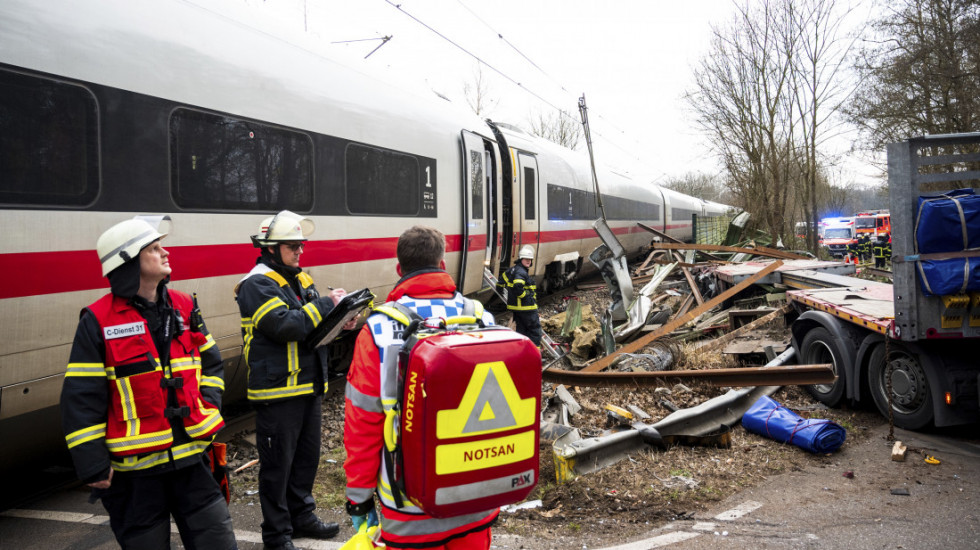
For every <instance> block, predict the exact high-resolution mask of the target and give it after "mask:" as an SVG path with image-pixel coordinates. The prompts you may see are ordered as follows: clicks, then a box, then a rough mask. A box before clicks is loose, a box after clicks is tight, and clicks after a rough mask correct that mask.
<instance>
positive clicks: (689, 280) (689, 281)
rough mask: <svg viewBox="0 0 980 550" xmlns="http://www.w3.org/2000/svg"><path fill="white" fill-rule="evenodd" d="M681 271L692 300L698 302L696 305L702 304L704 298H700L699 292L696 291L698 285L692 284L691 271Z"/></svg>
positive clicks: (686, 269) (692, 276) (684, 269)
mask: <svg viewBox="0 0 980 550" xmlns="http://www.w3.org/2000/svg"><path fill="white" fill-rule="evenodd" d="M681 271H683V272H684V277H686V278H687V284H689V285H691V294H694V299H695V300H697V301H698V305H701V304H703V303H704V298H702V297H701V290H700V289H698V284H697V283H696V282H694V275H691V270H690V269H688V268H686V267H682V268H681Z"/></svg>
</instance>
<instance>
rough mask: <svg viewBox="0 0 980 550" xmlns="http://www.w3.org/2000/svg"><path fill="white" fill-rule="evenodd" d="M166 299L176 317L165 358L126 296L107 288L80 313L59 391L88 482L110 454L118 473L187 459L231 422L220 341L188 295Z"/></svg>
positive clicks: (105, 465) (76, 459) (74, 450)
mask: <svg viewBox="0 0 980 550" xmlns="http://www.w3.org/2000/svg"><path fill="white" fill-rule="evenodd" d="M161 299H162V300H168V301H169V303H170V305H171V306H172V308H173V311H174V315H175V316H176V322H175V323H172V322H171V319H170V318H168V319H166V323H165V324H166V328H165V329H162V330H166V338H165V340H164V341H168V342H169V348H168V350H166V351H167V353H165V354H163V357H164V360H162V361H161V354H160V353H159V351H158V350H157V347H156V345H155V344H154V340H153V334H151V333H150V329H149V326H148V324H147V322H146V320H145V319H144V318H143V316H142V315H141V314H140V312H139V311H138V310H137V309H136V308H135V307H134V306H133V305H131V303H130V302H129V300H126V299H124V298H120V297H119V296H116V295H114V294H111V293H110V294H107V295H106V296H103V297H102V298H101V299H99V300H98V301H96V302H95V303H93V304H92V305H90V306H89V307H88V308H86V309H85V310H83V312H82V318H81V320H80V321H79V325H78V330H77V332H76V334H75V342H74V345H73V346H72V351H71V358H70V360H69V364H68V368H67V371H66V373H65V382H64V386H63V388H62V398H61V408H62V418H63V425H64V429H65V433H66V436H65V440H66V442H67V444H68V449H69V450H70V451H71V453H72V458H73V460H74V462H75V466H76V469H77V470H78V474H79V478H80V479H82V480H88V479H91V478H92V477H93V476H97V475H98V474H100V473H103V472H105V471H106V470H107V468H108V467H109V465H110V462H111V465H112V467H113V468H114V469H116V470H118V471H134V470H148V469H151V468H154V467H156V466H162V465H171V463H173V462H178V461H180V460H181V459H188V461H187V462H188V463H189V462H190V459H192V458H193V459H195V460H196V457H197V455H198V454H200V453H201V452H202V451H204V449H205V448H206V447H207V446H208V444H210V442H211V440H212V439H213V438H214V435H215V434H216V433H217V432H218V430H220V429H221V428H222V427H223V426H224V420H223V419H222V417H221V413H220V407H221V393H222V392H223V391H224V379H223V367H222V364H221V355H220V353H219V352H218V349H217V347H216V346H215V342H214V339H213V338H212V337H211V335H210V334H209V333H208V331H207V328H206V327H205V326H204V322H203V320H201V319H200V313H199V312H198V313H196V314H195V313H194V310H195V308H194V303H193V301H192V299H191V297H190V296H188V295H187V294H184V293H183V292H178V291H174V290H169V291H168V290H164V291H163V293H162V297H161ZM175 467H179V466H175Z"/></svg>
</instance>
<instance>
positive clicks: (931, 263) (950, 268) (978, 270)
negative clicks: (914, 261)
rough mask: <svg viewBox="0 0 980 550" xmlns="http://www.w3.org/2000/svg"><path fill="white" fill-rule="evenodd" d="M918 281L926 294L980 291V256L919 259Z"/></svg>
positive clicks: (947, 294)
mask: <svg viewBox="0 0 980 550" xmlns="http://www.w3.org/2000/svg"><path fill="white" fill-rule="evenodd" d="M918 267H919V281H920V282H921V283H922V293H923V294H925V295H926V296H950V295H952V294H962V293H964V292H977V291H980V258H951V259H949V260H921V261H919V266H918Z"/></svg>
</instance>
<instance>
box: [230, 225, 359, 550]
mask: <svg viewBox="0 0 980 550" xmlns="http://www.w3.org/2000/svg"><path fill="white" fill-rule="evenodd" d="M313 230H314V225H313V221H312V220H310V219H308V218H304V217H301V216H299V215H297V214H294V213H293V212H290V211H288V210H283V211H282V212H279V213H278V214H276V215H275V216H273V217H270V218H266V219H265V220H263V221H262V223H261V225H260V228H259V234H257V235H253V236H252V245H253V246H255V247H256V248H259V249H260V250H261V252H260V255H259V257H258V259H257V260H256V263H255V267H254V268H252V270H251V271H250V272H249V273H248V274H247V275H245V277H244V278H243V279H242V280H241V281H240V282H239V283H238V285H237V286H236V288H235V293H236V297H237V300H238V308H239V310H240V311H241V315H242V337H243V338H244V342H245V346H244V350H245V352H244V355H245V360H246V361H247V363H248V400H249V403H251V404H252V406H253V408H254V409H255V411H256V416H255V435H256V443H257V445H258V448H259V502H260V503H261V505H262V541H263V542H264V543H265V547H266V548H274V549H287V550H291V549H293V548H295V546H294V545H293V542H292V539H293V537H311V538H317V539H328V538H331V537H333V536H334V535H336V534H337V532H338V531H339V530H340V527H339V526H338V525H337V524H336V523H325V522H323V521H321V520H320V518H318V517H317V516H316V514H315V513H314V510H316V501H315V500H314V499H313V494H312V491H313V481H314V479H315V478H316V471H317V465H318V464H319V462H320V422H321V419H320V411H321V401H322V400H323V396H324V395H325V394H326V390H327V373H326V370H327V360H326V359H327V357H326V353H327V348H326V346H324V347H320V348H316V349H313V348H311V347H309V346H307V345H306V344H305V343H304V339H305V338H306V336H307V335H308V334H309V333H310V332H312V331H313V329H314V328H315V327H316V326H317V324H319V322H320V321H321V320H322V319H323V318H324V317H325V316H326V315H327V314H328V313H329V312H330V311H331V310H332V309H333V307H334V305H336V304H337V302H339V301H340V299H341V298H343V296H344V294H345V292H344V290H343V289H336V290H332V291H331V292H330V294H328V295H326V296H320V294H319V293H318V292H317V289H316V287H315V286H314V284H313V278H312V277H310V276H309V274H307V273H305V272H303V270H302V269H300V267H299V261H300V255H301V254H302V253H303V249H304V247H305V244H306V241H307V237H308V236H309V235H310V234H311V233H313Z"/></svg>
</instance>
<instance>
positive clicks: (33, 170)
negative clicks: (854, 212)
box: [0, 0, 727, 471]
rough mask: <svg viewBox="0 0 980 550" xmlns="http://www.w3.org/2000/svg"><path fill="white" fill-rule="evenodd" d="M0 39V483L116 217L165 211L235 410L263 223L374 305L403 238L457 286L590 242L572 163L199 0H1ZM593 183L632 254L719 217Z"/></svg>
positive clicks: (91, 288) (563, 260)
mask: <svg viewBox="0 0 980 550" xmlns="http://www.w3.org/2000/svg"><path fill="white" fill-rule="evenodd" d="M0 35H2V36H3V37H4V39H3V43H2V44H0V127H2V128H3V132H2V134H0V208H2V216H0V230H2V234H3V235H4V238H3V239H0V273H2V274H3V277H4V284H3V285H0V307H2V315H0V332H2V333H3V334H4V336H5V337H4V339H3V340H2V343H0V440H2V441H4V445H3V446H2V449H3V450H2V451H0V471H5V470H7V469H8V468H11V467H13V466H15V465H16V464H18V463H21V462H23V461H25V460H30V459H32V457H37V456H38V453H41V452H44V451H46V450H50V449H59V448H62V447H63V446H64V443H63V439H62V434H61V432H60V429H59V422H60V421H59V414H58V406H57V405H58V398H59V394H60V389H61V384H62V378H63V375H64V371H65V365H66V362H67V358H68V352H69V349H70V347H71V342H72V338H73V335H74V329H75V325H76V323H77V319H78V317H77V316H78V312H79V311H80V310H81V308H83V307H85V306H86V305H88V304H89V303H91V302H93V301H94V300H95V299H97V298H98V297H99V296H101V295H102V294H104V293H105V292H106V291H107V288H108V285H107V283H106V281H105V279H104V278H102V276H101V272H100V268H99V262H98V259H97V257H96V253H95V250H94V246H95V241H96V239H97V237H98V235H99V234H100V233H101V232H102V231H103V230H105V229H106V228H108V227H109V226H111V225H112V224H114V223H116V222H118V221H121V220H123V219H127V218H129V217H132V216H134V215H137V214H167V215H169V216H170V217H171V218H172V222H173V223H172V231H171V233H170V235H169V236H168V237H167V238H166V240H165V242H164V245H165V246H166V247H167V249H168V250H169V251H170V252H171V264H172V265H173V268H174V280H173V282H172V286H173V287H174V288H178V289H180V290H184V291H187V292H196V293H197V294H198V296H199V300H200V305H201V308H202V310H203V311H204V313H205V316H206V321H207V324H208V327H209V328H210V330H211V332H212V334H213V335H214V337H215V339H216V341H217V343H218V345H219V346H220V349H221V353H222V356H223V358H224V361H225V369H226V392H227V394H228V396H229V398H231V399H234V398H235V397H236V396H238V397H240V396H243V395H244V385H245V377H246V368H245V366H244V363H243V361H242V360H241V334H240V328H239V323H240V319H239V313H238V308H237V305H236V304H235V301H234V297H233V292H232V288H233V287H234V285H235V283H236V282H237V281H238V279H239V278H240V277H241V276H242V274H244V273H246V272H247V271H248V270H249V269H250V268H251V266H252V265H253V263H254V260H255V257H256V251H255V250H254V249H253V248H252V246H251V244H250V242H249V239H248V236H249V235H252V234H254V233H256V231H257V223H258V221H259V220H261V219H262V218H263V217H265V216H267V215H269V214H271V213H274V212H277V211H279V210H282V209H289V210H292V211H294V212H298V213H302V214H304V215H307V216H309V217H311V218H312V219H313V220H314V222H315V223H316V227H317V230H316V233H315V234H314V235H313V240H312V241H311V242H310V243H308V246H307V247H306V251H305V254H304V255H303V266H304V267H305V268H306V269H308V270H309V271H311V272H312V274H313V276H314V278H315V279H316V280H317V281H322V283H321V284H330V285H332V286H343V287H345V288H348V289H353V288H362V287H370V288H371V289H372V290H373V291H374V292H375V293H376V294H377V295H379V296H384V295H385V293H386V292H387V291H388V290H389V289H390V288H392V287H393V285H394V284H395V282H396V279H397V277H396V275H395V263H396V259H395V244H396V241H397V238H398V235H399V234H400V233H401V232H402V231H403V230H404V229H405V228H407V227H409V226H411V225H414V224H426V225H431V226H434V227H437V228H439V229H440V230H441V231H442V232H443V233H445V234H446V236H447V241H448V250H447V257H446V263H447V269H448V270H449V272H450V273H451V274H453V276H454V277H456V279H457V281H458V282H459V286H460V288H461V290H462V291H463V292H464V293H467V294H477V293H479V292H480V291H481V289H482V287H483V284H482V273H483V269H484V268H485V267H487V268H489V269H491V270H492V271H495V272H498V271H499V270H500V269H503V268H506V267H507V266H508V265H510V264H511V263H512V262H513V260H514V258H515V257H516V254H517V251H518V250H519V249H520V248H521V246H523V245H526V244H530V245H531V246H533V247H535V249H536V257H537V258H538V261H537V262H536V264H535V268H534V269H535V273H534V276H535V277H536V278H538V279H539V281H540V284H541V286H542V287H543V288H545V289H551V288H557V287H560V286H562V285H563V284H567V283H568V282H569V281H571V280H572V279H573V278H574V277H576V276H577V275H579V274H580V273H582V272H583V271H585V270H588V269H589V268H591V266H590V265H588V264H589V262H588V261H587V259H586V258H587V256H588V254H589V253H590V252H591V251H592V250H593V249H594V248H595V247H596V246H598V245H599V244H600V241H599V239H598V238H597V236H596V235H595V233H594V231H593V230H592V229H591V223H592V221H593V220H595V219H596V217H597V216H598V211H597V208H596V205H595V203H596V201H595V196H594V191H593V187H592V180H591V173H590V171H589V170H590V169H589V162H588V158H587V156H585V155H584V154H583V153H576V152H572V151H569V150H567V149H563V148H561V147H558V146H556V145H554V144H551V143H549V142H546V141H544V140H541V139H538V138H535V137H532V136H529V135H527V134H524V133H523V132H521V131H520V130H518V129H516V128H513V127H510V126H508V125H505V124H495V123H489V122H487V121H483V120H480V119H479V118H477V117H475V116H473V115H471V114H468V113H465V112H462V111H457V110H455V109H454V107H453V106H452V105H451V104H449V103H447V102H445V101H441V100H436V99H432V100H428V99H426V98H418V97H414V96H412V95H410V94H407V93H405V92H404V91H402V90H398V89H395V88H393V87H391V86H389V85H387V84H384V83H382V82H379V81H377V80H374V79H371V78H369V77H367V76H365V75H363V74H360V73H358V72H356V71H353V70H350V69H348V68H345V67H343V66H341V65H339V64H337V63H335V62H333V61H330V60H328V59H325V58H323V57H321V56H318V55H316V54H314V53H311V52H309V51H307V50H304V49H302V48H300V47H298V46H295V45H293V44H290V43H288V42H286V41H283V40H282V39H279V38H276V37H273V36H270V35H268V34H265V33H262V32H259V31H256V30H254V29H250V28H247V27H245V26H243V25H241V24H240V23H238V22H235V21H233V20H231V19H227V18H224V17H221V16H219V15H216V14H215V13H213V12H211V11H208V10H205V9H203V8H200V7H197V6H195V5H193V4H190V3H186V2H178V1H158V2H145V3H142V2H141V3H134V2H129V1H126V0H103V1H100V2H94V3H77V2H70V1H68V0H50V1H46V2H31V1H27V0H7V1H5V2H4V3H3V5H2V7H0ZM598 178H599V181H600V187H601V189H602V193H603V201H604V204H605V206H606V208H605V210H606V214H607V218H608V220H609V225H610V226H611V227H612V228H613V230H614V231H615V232H616V233H617V234H618V235H619V238H620V239H621V240H622V242H623V245H624V246H625V247H626V248H627V250H629V251H630V252H637V251H639V249H640V248H641V247H642V246H644V245H646V244H647V243H648V242H649V241H650V234H649V233H646V232H645V231H643V230H642V229H640V228H638V227H637V224H636V222H642V223H644V224H646V225H649V226H651V227H654V228H657V229H659V230H661V231H664V232H666V233H669V234H671V235H674V236H676V237H678V238H682V239H689V238H690V233H691V217H690V214H692V213H697V214H699V215H707V216H711V215H718V214H721V213H723V211H724V210H725V209H726V208H727V207H725V206H724V205H719V204H716V203H706V202H704V201H701V200H699V199H695V198H692V197H689V196H686V195H682V194H679V193H675V192H670V191H667V190H663V189H660V188H658V187H656V186H653V185H648V184H641V183H638V182H634V181H631V180H629V179H627V178H625V177H623V176H620V175H617V174H615V173H613V172H612V171H601V172H600V173H599V176H598ZM583 259H586V260H585V261H583Z"/></svg>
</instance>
